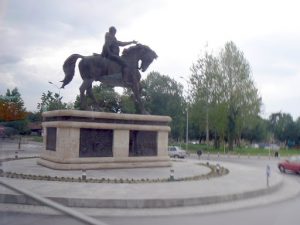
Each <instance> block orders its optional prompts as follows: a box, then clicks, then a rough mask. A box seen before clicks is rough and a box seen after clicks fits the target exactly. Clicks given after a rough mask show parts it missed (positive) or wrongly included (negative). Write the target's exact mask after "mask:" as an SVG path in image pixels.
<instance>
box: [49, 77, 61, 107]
mask: <svg viewBox="0 0 300 225" xmlns="http://www.w3.org/2000/svg"><path fill="white" fill-rule="evenodd" d="M48 83H49V84H52V85H53V86H54V87H56V88H57V89H58V98H57V100H56V107H55V108H56V109H60V106H59V102H60V89H61V88H60V87H58V86H57V85H56V84H54V83H53V82H51V81H48ZM54 97H55V95H54Z"/></svg>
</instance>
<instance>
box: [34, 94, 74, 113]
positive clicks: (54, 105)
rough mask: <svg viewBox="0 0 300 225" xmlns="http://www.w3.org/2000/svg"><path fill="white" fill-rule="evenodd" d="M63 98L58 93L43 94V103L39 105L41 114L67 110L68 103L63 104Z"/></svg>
mask: <svg viewBox="0 0 300 225" xmlns="http://www.w3.org/2000/svg"><path fill="white" fill-rule="evenodd" d="M62 98H63V97H62V96H60V94H58V93H53V92H51V91H48V92H47V93H43V94H42V97H41V102H40V103H38V106H37V108H38V110H39V112H40V113H42V112H46V111H52V110H58V109H67V108H68V107H67V106H68V105H67V103H64V102H62Z"/></svg>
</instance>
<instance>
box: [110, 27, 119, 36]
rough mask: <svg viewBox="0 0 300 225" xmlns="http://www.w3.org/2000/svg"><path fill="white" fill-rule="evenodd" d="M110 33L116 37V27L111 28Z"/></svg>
mask: <svg viewBox="0 0 300 225" xmlns="http://www.w3.org/2000/svg"><path fill="white" fill-rule="evenodd" d="M109 33H111V34H113V35H115V34H116V33H117V29H116V28H115V27H114V26H112V27H110V28H109Z"/></svg>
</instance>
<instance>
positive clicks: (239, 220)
mask: <svg viewBox="0 0 300 225" xmlns="http://www.w3.org/2000/svg"><path fill="white" fill-rule="evenodd" d="M213 159H215V158H213ZM219 161H220V163H221V162H222V161H227V162H238V163H241V164H243V165H250V166H255V167H260V168H262V169H265V168H266V166H267V165H270V167H271V171H272V172H273V173H275V172H278V169H277V163H278V160H277V159H275V160H274V159H272V160H268V159H255V158H250V159H247V158H243V159H237V158H232V157H231V158H230V157H229V158H227V157H224V158H221V159H219ZM285 176H288V177H289V178H290V179H295V180H297V181H298V182H299V183H300V176H299V175H296V174H285ZM299 209H300V196H297V197H296V198H294V199H290V200H286V201H283V202H280V203H276V204H271V205H267V206H262V207H254V208H247V209H241V210H234V211H228V212H221V213H210V214H193V215H184V216H182V215H179V216H177V215H173V216H159V217H122V218H120V217H111V218H110V217H106V218H103V217H102V218H101V220H102V221H104V222H106V223H107V224H110V225H121V224H122V225H166V224H172V225H192V224H195V225H196V224H197V225H198V224H201V225H235V224H238V225H260V224H262V225H283V224H284V225H299V224H300V213H299Z"/></svg>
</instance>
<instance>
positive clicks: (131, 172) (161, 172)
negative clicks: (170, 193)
mask: <svg viewBox="0 0 300 225" xmlns="http://www.w3.org/2000/svg"><path fill="white" fill-rule="evenodd" d="M36 161H37V158H31V159H19V160H11V161H7V162H4V163H3V166H2V167H3V170H4V171H5V172H12V173H18V174H21V173H22V174H31V175H40V176H52V177H54V176H57V177H73V178H78V177H81V176H82V171H81V170H71V171H64V170H54V169H49V168H46V167H44V166H41V165H38V164H37V163H36ZM171 169H172V170H174V177H175V179H180V178H186V177H194V176H200V175H205V174H208V173H210V172H211V169H210V168H209V167H207V166H203V165H200V164H199V163H197V162H195V161H194V162H192V161H187V160H173V161H172V167H158V168H135V169H99V170H87V171H86V174H87V178H97V179H102V178H105V179H111V180H113V179H134V180H140V179H168V178H169V177H170V170H171Z"/></svg>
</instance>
